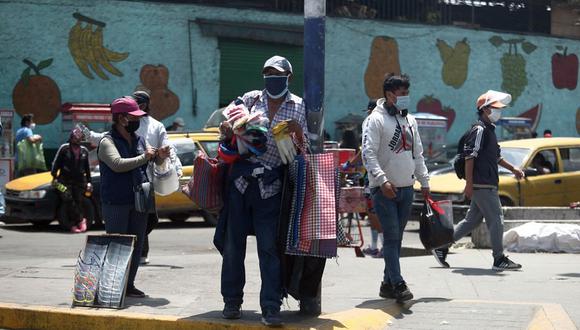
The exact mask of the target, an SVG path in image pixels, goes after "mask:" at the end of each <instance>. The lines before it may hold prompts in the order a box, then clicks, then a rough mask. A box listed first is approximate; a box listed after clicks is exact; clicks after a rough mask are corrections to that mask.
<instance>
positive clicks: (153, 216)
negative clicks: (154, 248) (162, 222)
mask: <svg viewBox="0 0 580 330" xmlns="http://www.w3.org/2000/svg"><path fill="white" fill-rule="evenodd" d="M158 223H159V216H157V209H155V211H154V212H152V213H148V214H147V229H146V231H145V240H144V242H143V250H142V251H141V257H143V258H147V256H148V255H149V234H151V232H152V231H153V229H155V227H157V224H158Z"/></svg>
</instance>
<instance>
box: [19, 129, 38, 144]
mask: <svg viewBox="0 0 580 330" xmlns="http://www.w3.org/2000/svg"><path fill="white" fill-rule="evenodd" d="M32 135H34V133H32V130H31V129H30V128H29V127H26V126H24V127H20V128H19V129H18V131H16V144H18V142H20V141H22V140H24V139H27V138H29V137H31V136H32Z"/></svg>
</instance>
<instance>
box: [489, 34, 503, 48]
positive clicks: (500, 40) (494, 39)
mask: <svg viewBox="0 0 580 330" xmlns="http://www.w3.org/2000/svg"><path fill="white" fill-rule="evenodd" d="M489 42H491V44H492V45H494V46H495V47H499V46H501V45H503V43H504V40H503V38H502V37H500V36H493V37H491V38H489Z"/></svg>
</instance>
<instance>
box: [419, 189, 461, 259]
mask: <svg viewBox="0 0 580 330" xmlns="http://www.w3.org/2000/svg"><path fill="white" fill-rule="evenodd" d="M419 238H420V239H421V243H423V246H424V247H425V249H427V250H431V249H435V248H439V247H442V246H445V245H448V244H450V243H453V206H452V204H451V201H449V200H442V201H438V202H434V201H433V200H431V199H428V200H426V201H425V204H424V206H423V210H422V212H421V220H420V224H419Z"/></svg>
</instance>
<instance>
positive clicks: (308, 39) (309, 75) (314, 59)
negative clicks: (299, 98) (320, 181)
mask: <svg viewBox="0 0 580 330" xmlns="http://www.w3.org/2000/svg"><path fill="white" fill-rule="evenodd" d="M325 15H326V1H325V0H305V1H304V101H305V103H306V116H307V117H306V118H307V121H308V132H309V138H310V146H311V148H312V152H314V153H321V152H322V146H323V142H324V136H323V134H322V129H323V128H324V127H323V126H324V125H323V122H324V121H323V115H324V105H323V103H324V33H325V32H324V27H325Z"/></svg>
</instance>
